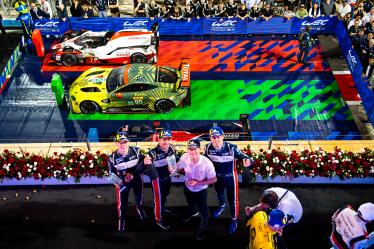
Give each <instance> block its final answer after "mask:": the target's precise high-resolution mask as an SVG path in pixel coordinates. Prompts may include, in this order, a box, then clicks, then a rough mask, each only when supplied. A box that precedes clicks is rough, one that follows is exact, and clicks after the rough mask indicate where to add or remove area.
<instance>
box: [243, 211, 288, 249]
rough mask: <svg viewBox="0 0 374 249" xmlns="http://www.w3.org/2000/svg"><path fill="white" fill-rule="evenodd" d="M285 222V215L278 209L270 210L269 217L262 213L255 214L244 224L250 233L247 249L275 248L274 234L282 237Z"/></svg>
mask: <svg viewBox="0 0 374 249" xmlns="http://www.w3.org/2000/svg"><path fill="white" fill-rule="evenodd" d="M286 220H287V218H286V215H285V214H284V213H283V212H282V211H281V210H279V209H274V210H272V211H271V212H270V213H269V215H267V214H266V213H265V212H264V211H259V212H257V213H256V214H255V215H254V216H253V217H252V218H250V219H249V220H248V222H247V224H246V227H247V228H248V231H249V232H250V242H249V245H248V247H247V248H248V249H263V248H266V249H275V248H277V243H276V241H275V240H274V239H273V237H274V236H275V235H276V234H279V236H281V235H282V231H283V228H284V226H285V225H286Z"/></svg>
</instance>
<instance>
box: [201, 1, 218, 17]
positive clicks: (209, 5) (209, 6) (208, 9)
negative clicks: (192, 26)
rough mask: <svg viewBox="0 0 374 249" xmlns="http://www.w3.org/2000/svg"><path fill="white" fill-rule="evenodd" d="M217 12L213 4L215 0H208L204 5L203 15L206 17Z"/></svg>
mask: <svg viewBox="0 0 374 249" xmlns="http://www.w3.org/2000/svg"><path fill="white" fill-rule="evenodd" d="M215 14H216V9H215V8H214V6H213V0H208V2H205V3H204V5H203V16H204V17H206V18H209V17H213V16H214V15H215Z"/></svg>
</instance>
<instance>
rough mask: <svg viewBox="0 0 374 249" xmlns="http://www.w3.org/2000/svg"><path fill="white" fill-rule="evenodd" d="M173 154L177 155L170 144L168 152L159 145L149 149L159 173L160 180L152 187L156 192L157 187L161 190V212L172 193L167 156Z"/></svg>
mask: <svg viewBox="0 0 374 249" xmlns="http://www.w3.org/2000/svg"><path fill="white" fill-rule="evenodd" d="M172 155H174V156H175V157H176V155H175V149H174V147H173V146H172V145H169V149H168V151H167V152H165V151H163V150H162V149H161V148H160V146H159V145H157V147H156V148H153V149H152V150H150V151H149V156H150V157H151V158H152V161H153V165H154V166H155V168H156V170H157V175H158V182H157V183H155V185H153V184H152V187H153V191H154V192H156V191H157V189H158V190H159V194H160V200H161V203H160V209H161V213H162V211H163V209H164V205H165V202H166V198H167V196H168V195H169V193H170V187H171V177H170V172H169V167H168V162H167V160H166V158H167V157H168V156H172Z"/></svg>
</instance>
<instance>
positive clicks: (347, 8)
mask: <svg viewBox="0 0 374 249" xmlns="http://www.w3.org/2000/svg"><path fill="white" fill-rule="evenodd" d="M351 11H352V7H351V5H349V4H348V2H347V0H344V2H343V5H340V6H339V7H338V8H337V14H338V17H339V18H340V19H344V16H345V15H346V14H347V13H351Z"/></svg>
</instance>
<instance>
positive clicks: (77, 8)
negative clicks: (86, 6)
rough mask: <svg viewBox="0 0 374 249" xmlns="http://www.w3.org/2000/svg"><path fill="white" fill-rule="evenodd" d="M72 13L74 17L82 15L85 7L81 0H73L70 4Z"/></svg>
mask: <svg viewBox="0 0 374 249" xmlns="http://www.w3.org/2000/svg"><path fill="white" fill-rule="evenodd" d="M70 13H71V16H72V17H82V15H83V8H82V5H81V4H80V3H79V0H73V3H72V5H71V6H70Z"/></svg>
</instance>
